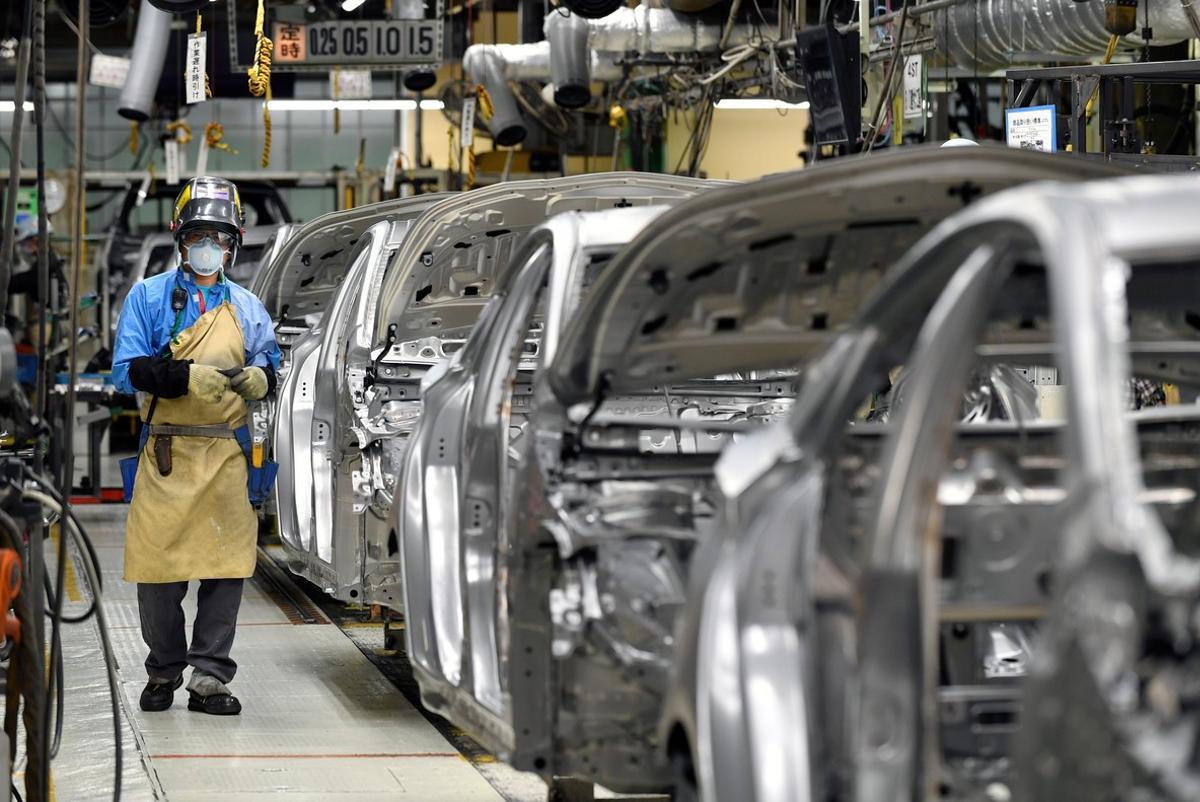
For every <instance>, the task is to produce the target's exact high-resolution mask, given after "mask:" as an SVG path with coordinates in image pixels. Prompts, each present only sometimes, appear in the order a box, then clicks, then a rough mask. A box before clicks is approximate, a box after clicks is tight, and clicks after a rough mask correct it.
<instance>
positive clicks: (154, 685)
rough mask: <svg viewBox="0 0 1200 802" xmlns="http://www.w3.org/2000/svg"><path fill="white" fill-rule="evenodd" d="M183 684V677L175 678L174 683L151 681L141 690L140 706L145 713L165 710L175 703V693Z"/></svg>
mask: <svg viewBox="0 0 1200 802" xmlns="http://www.w3.org/2000/svg"><path fill="white" fill-rule="evenodd" d="M182 684H183V677H182V676H179V677H176V678H175V681H174V682H155V681H154V680H151V681H150V682H147V683H146V687H145V688H143V689H142V698H141V700H140V704H141V706H142V710H145V711H146V712H147V713H157V712H158V711H160V710H166V709H167V708H168V707H170V706H171V702H173V701H175V691H177V690H179V686H180V685H182Z"/></svg>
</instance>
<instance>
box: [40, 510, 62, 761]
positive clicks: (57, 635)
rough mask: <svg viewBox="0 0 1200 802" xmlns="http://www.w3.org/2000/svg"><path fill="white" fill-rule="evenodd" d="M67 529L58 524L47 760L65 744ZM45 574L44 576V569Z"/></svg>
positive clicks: (45, 729)
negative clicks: (64, 627)
mask: <svg viewBox="0 0 1200 802" xmlns="http://www.w3.org/2000/svg"><path fill="white" fill-rule="evenodd" d="M66 529H67V528H66V526H65V525H62V526H59V527H58V558H57V559H58V562H57V564H56V565H55V566H54V571H55V576H54V580H55V581H54V606H53V608H52V610H51V614H50V665H51V666H52V667H57V670H56V671H50V672H49V675H50V676H49V677H48V678H47V682H46V707H45V709H44V710H43V711H42V754H44V755H47V756H48V759H47V761H46V762H47V764H49V762H50V760H53V759H54V757H55V756H56V755H58V748H59V746H61V745H62V725H63V720H62V713H63V686H62V617H63V597H65V596H66V595H67V594H66V592H65V589H64V587H63V586H64V585H65V584H66V577H67V532H66ZM43 542H44V541H43ZM43 564H44V563H43ZM42 574H43V576H44V575H45V571H43V572H42ZM52 697H53V698H54V700H55V703H54V704H53V705H51V704H50V700H51V698H52ZM55 709H57V710H58V720H57V722H56V723H55V725H54V728H53V735H52V733H51V716H52V715H53V714H54V713H53V711H54V710H55Z"/></svg>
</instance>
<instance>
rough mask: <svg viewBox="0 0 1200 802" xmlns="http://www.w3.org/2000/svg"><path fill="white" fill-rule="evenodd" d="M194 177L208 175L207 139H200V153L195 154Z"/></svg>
mask: <svg viewBox="0 0 1200 802" xmlns="http://www.w3.org/2000/svg"><path fill="white" fill-rule="evenodd" d="M196 175H208V139H207V138H205V137H201V138H200V151H199V152H198V153H197V154H196Z"/></svg>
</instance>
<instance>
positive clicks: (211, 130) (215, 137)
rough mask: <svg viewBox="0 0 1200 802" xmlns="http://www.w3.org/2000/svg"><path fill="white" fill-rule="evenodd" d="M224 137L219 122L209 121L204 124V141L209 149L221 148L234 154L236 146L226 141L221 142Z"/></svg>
mask: <svg viewBox="0 0 1200 802" xmlns="http://www.w3.org/2000/svg"><path fill="white" fill-rule="evenodd" d="M224 138H225V129H224V128H223V127H222V126H221V124H220V123H209V124H208V125H206V126H204V142H205V144H206V145H208V147H209V149H210V150H223V151H225V152H226V153H232V154H233V155H234V156H236V155H237V148H234V147H231V146H230V145H229V143H228V142H223V141H222V140H223V139H224Z"/></svg>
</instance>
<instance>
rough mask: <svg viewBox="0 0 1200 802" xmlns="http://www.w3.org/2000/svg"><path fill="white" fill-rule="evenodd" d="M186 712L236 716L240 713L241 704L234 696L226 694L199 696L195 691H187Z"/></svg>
mask: <svg viewBox="0 0 1200 802" xmlns="http://www.w3.org/2000/svg"><path fill="white" fill-rule="evenodd" d="M188 710H194V711H196V712H197V713H208V714H209V715H210V716H236V715H237V714H238V713H240V712H242V703H241V702H239V701H238V699H237V697H236V696H231V695H230V694H227V693H214V694H213V695H212V696H201V695H200V694H198V693H196V692H195V691H188Z"/></svg>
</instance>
